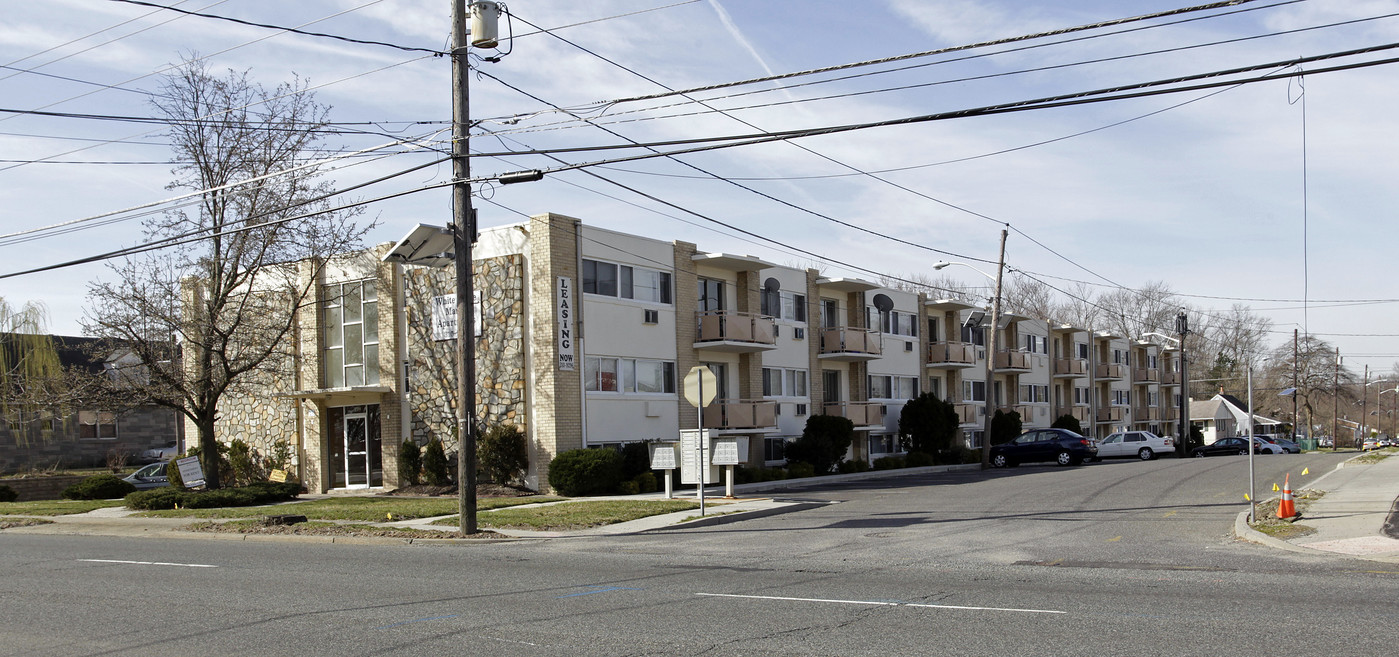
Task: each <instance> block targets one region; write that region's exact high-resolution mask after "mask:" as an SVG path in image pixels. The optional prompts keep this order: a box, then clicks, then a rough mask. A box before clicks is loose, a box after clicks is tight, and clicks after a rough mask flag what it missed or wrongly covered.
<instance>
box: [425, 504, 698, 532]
mask: <svg viewBox="0 0 1399 657" xmlns="http://www.w3.org/2000/svg"><path fill="white" fill-rule="evenodd" d="M698 508H699V503H698V502H691V501H688V500H594V501H586V500H585V501H580V502H568V503H567V504H551V505H548V506H534V507H528V508H522V509H501V510H499V511H491V512H490V513H483V514H481V515H479V516H477V517H476V522H477V524H478V525H480V526H482V527H494V528H497V529H530V530H535V531H563V530H573V529H587V528H588V527H598V526H601V525H611V524H614V523H618V522H627V521H628V520H636V519H639V518H645V517H647V516H658V515H661V514H663V513H674V512H676V511H689V510H690V509H698ZM459 522H460V520H458V519H457V518H456V517H455V516H454V517H452V518H444V519H442V520H438V521H436V522H435V523H434V524H441V525H456V524H458V523H459Z"/></svg>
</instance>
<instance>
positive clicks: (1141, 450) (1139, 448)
mask: <svg viewBox="0 0 1399 657" xmlns="http://www.w3.org/2000/svg"><path fill="white" fill-rule="evenodd" d="M1175 451H1176V441H1175V440H1173V439H1171V438H1162V437H1161V436H1158V435H1156V434H1154V433H1151V432H1150V431H1121V432H1118V433H1114V434H1110V435H1109V436H1108V437H1106V438H1104V439H1102V440H1101V441H1099V442H1098V458H1100V459H1111V458H1139V459H1141V460H1143V461H1150V460H1151V459H1154V458H1156V457H1157V456H1160V455H1161V454H1173V453H1175Z"/></svg>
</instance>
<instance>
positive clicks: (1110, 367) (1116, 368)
mask: <svg viewBox="0 0 1399 657" xmlns="http://www.w3.org/2000/svg"><path fill="white" fill-rule="evenodd" d="M1126 376H1127V368H1126V367H1123V366H1122V365H1121V364H1119V363H1098V374H1097V379H1098V380H1099V381H1121V380H1122V379H1124V378H1126Z"/></svg>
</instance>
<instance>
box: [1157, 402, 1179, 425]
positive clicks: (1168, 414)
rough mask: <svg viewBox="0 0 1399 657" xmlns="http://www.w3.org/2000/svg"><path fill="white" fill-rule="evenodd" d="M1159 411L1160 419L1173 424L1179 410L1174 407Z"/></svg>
mask: <svg viewBox="0 0 1399 657" xmlns="http://www.w3.org/2000/svg"><path fill="white" fill-rule="evenodd" d="M1160 411H1161V419H1162V420H1164V421H1166V422H1174V421H1175V420H1176V418H1178V417H1180V409H1177V408H1175V407H1174V406H1173V407H1170V408H1162V409H1160Z"/></svg>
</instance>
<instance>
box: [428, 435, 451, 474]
mask: <svg viewBox="0 0 1399 657" xmlns="http://www.w3.org/2000/svg"><path fill="white" fill-rule="evenodd" d="M423 483H425V484H427V485H429V486H449V485H451V483H452V478H451V477H450V476H449V475H448V474H447V450H445V449H443V448H442V441H441V440H438V439H437V438H433V439H432V440H430V441H428V443H427V449H425V450H423Z"/></svg>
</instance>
